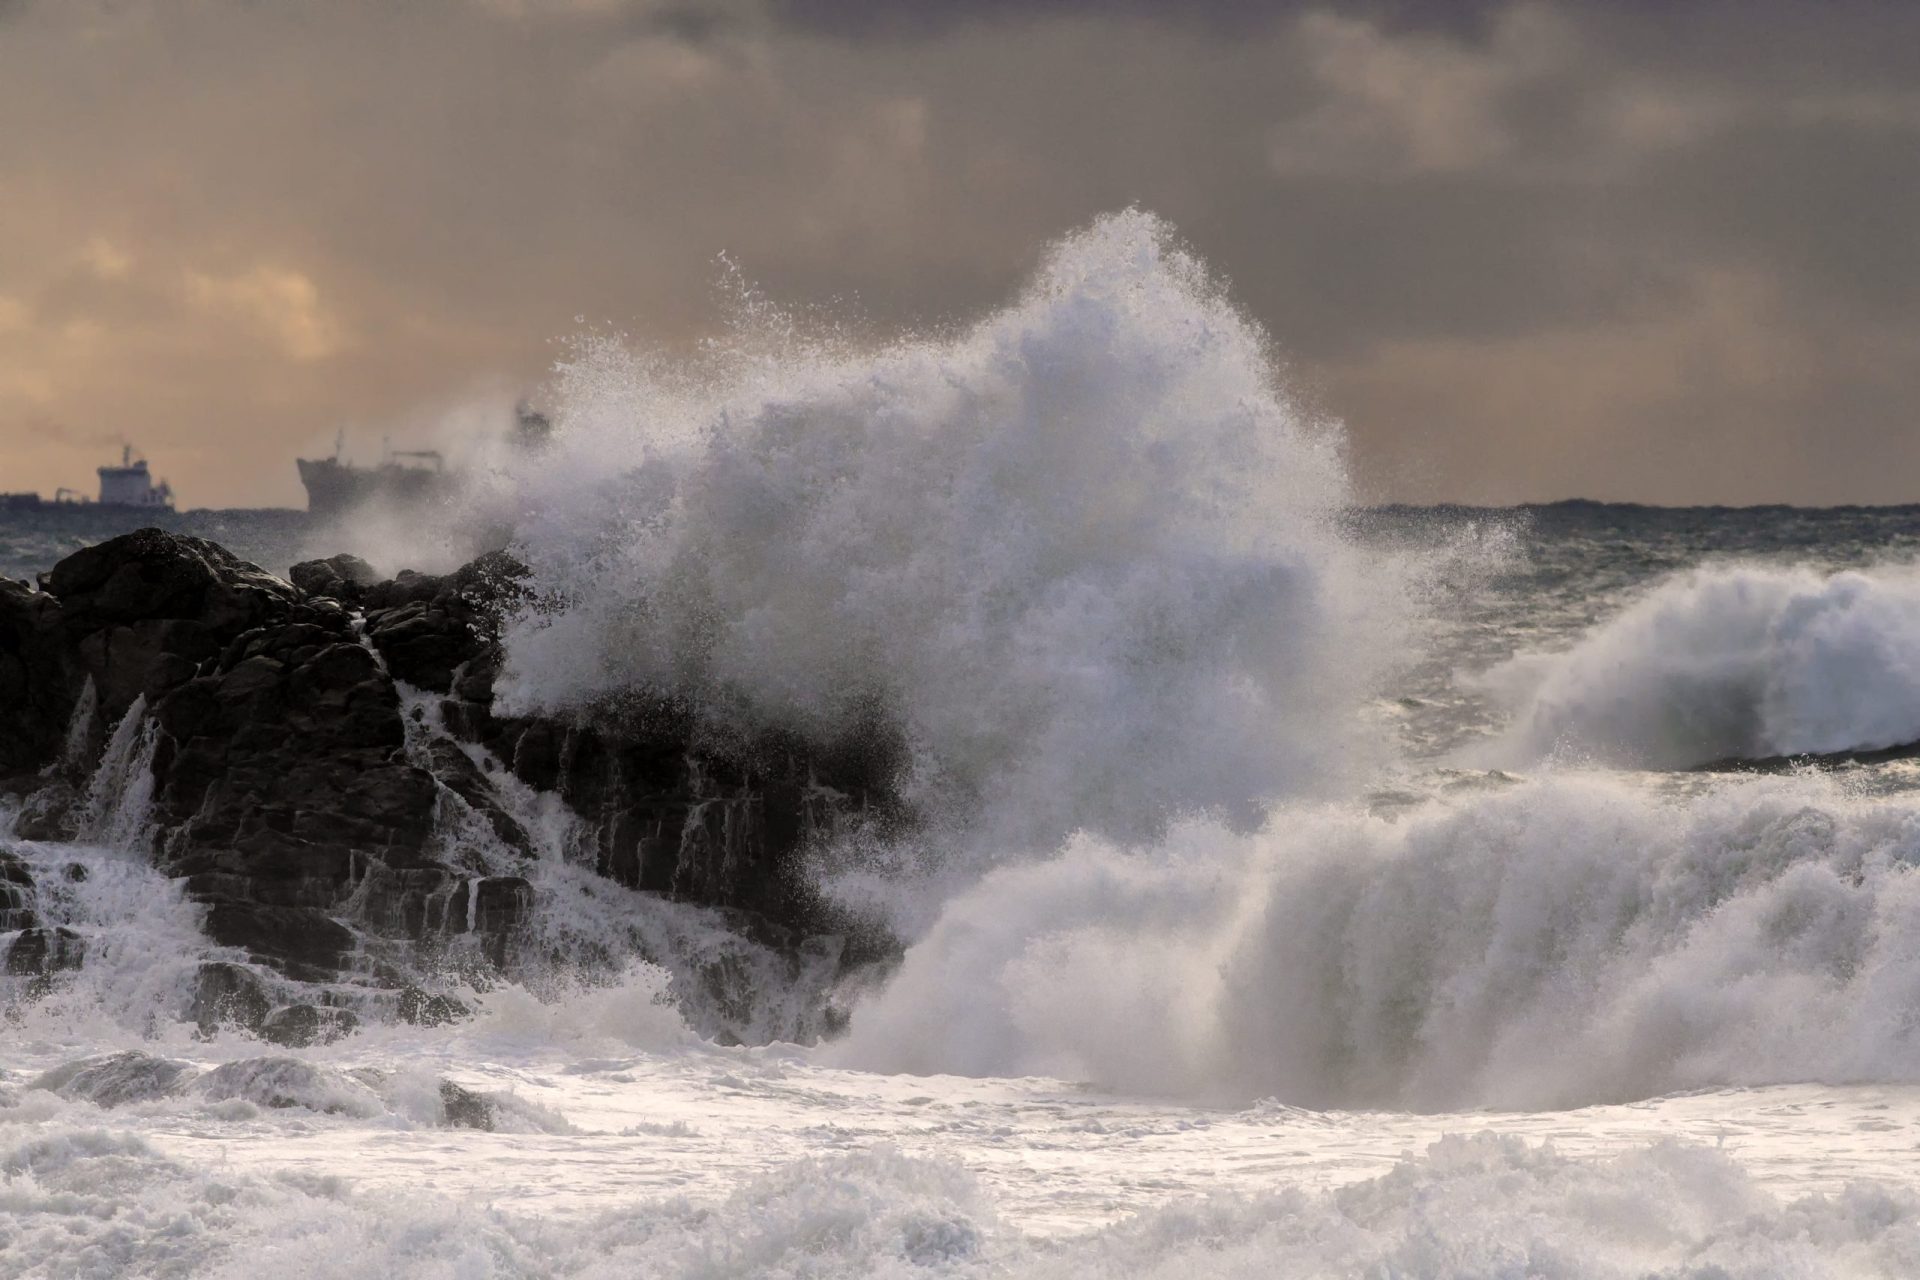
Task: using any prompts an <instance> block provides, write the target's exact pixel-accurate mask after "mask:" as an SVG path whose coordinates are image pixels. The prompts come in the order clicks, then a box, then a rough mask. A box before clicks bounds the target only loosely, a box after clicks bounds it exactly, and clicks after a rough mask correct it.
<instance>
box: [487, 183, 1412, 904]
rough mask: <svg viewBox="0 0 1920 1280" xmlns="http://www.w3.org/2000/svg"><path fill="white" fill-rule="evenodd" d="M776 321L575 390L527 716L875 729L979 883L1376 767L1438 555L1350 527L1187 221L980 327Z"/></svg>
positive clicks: (545, 481)
mask: <svg viewBox="0 0 1920 1280" xmlns="http://www.w3.org/2000/svg"><path fill="white" fill-rule="evenodd" d="M768 327H770V328H771V329H773V330H774V332H773V334H772V336H771V337H769V338H768V339H767V340H766V343H765V344H763V345H761V346H755V345H754V344H753V343H752V342H750V341H747V340H745V339H741V340H739V341H736V342H734V343H733V344H731V345H729V346H728V347H727V348H726V349H725V350H724V351H722V352H720V353H719V354H717V355H716V356H715V357H714V359H713V361H712V363H711V365H710V366H709V367H706V368H704V369H700V370H688V369H686V368H684V367H676V366H670V365H665V364H663V363H662V362H660V361H657V360H651V359H647V358H643V357H640V356H635V355H632V354H630V353H627V352H626V351H624V349H621V348H618V347H616V346H612V345H610V344H608V343H606V342H604V341H602V342H596V343H592V344H588V346H587V347H586V349H585V350H584V352H583V354H582V355H581V356H580V358H579V359H578V360H577V361H576V362H575V363H573V364H571V365H569V366H567V367H566V368H564V369H563V370H562V376H561V378H560V382H559V391H560V396H559V400H558V404H557V407H556V425H557V428H558V433H557V438H556V441H555V444H554V446H553V448H552V449H551V450H550V451H549V452H548V453H547V454H545V455H543V456H542V457H541V458H539V459H538V460H537V461H536V462H534V463H533V464H531V465H530V466H529V468H528V469H527V471H526V473H525V474H524V476H523V477H522V480H521V495H522V499H523V502H524V504H525V506H526V508H527V510H528V512H529V514H528V516H527V518H526V519H525V521H524V522H523V525H522V527H521V532H520V536H519V538H518V540H517V542H516V543H515V547H514V550H515V551H516V553H517V554H519V555H520V556H522V557H523V558H524V559H525V560H526V561H527V563H528V564H529V565H530V566H531V568H532V575H531V581H533V582H535V583H537V584H539V590H540V594H539V595H538V597H537V598H535V599H534V600H533V601H532V602H530V604H529V605H528V606H527V607H526V608H525V610H524V611H522V612H521V613H520V614H519V615H518V616H516V617H514V618H513V619H511V620H510V622H509V624H508V626H507V628H506V632H505V644H506V662H505V670H504V674H503V676H502V678H501V681H500V683H499V685H498V689H499V698H500V702H499V710H500V711H502V712H504V713H509V714H529V713H540V714H550V715H551V714H577V715H595V714H598V715H603V716H615V717H617V716H618V715H619V714H621V713H622V712H630V711H631V710H632V709H633V708H635V707H636V706H641V705H644V703H645V699H646V698H648V697H662V696H664V697H671V698H675V699H679V700H681V701H683V702H685V703H690V704H692V705H694V706H696V707H698V708H699V710H700V712H701V714H702V715H703V716H704V717H705V721H706V724H707V726H708V728H709V729H710V730H711V731H712V732H714V733H716V734H721V735H728V734H732V735H744V736H748V737H751V736H752V735H754V734H757V733H761V732H764V731H769V730H772V731H789V732H795V733H798V734H800V735H802V736H804V737H806V738H809V739H811V740H814V741H833V740H836V739H839V738H843V737H846V736H848V735H858V734H860V733H862V732H864V731H866V729H867V727H868V726H870V725H872V724H873V723H874V722H875V720H876V718H878V719H880V720H882V721H884V722H886V723H887V724H889V725H891V726H892V727H893V728H894V729H895V730H897V732H898V733H899V734H900V735H901V737H902V751H901V755H902V758H903V761H904V770H903V776H902V777H901V779H900V784H901V788H902V791H903V792H904V793H905V794H906V796H907V797H908V798H909V800H910V801H911V802H912V803H913V804H914V805H916V806H917V808H918V809H919V811H920V812H921V813H922V814H923V815H924V816H925V817H926V818H927V824H928V826H929V828H931V829H933V830H935V831H937V832H939V833H940V835H939V836H938V837H937V838H935V839H934V840H932V841H931V842H929V843H927V844H923V845H922V846H921V848H920V850H919V853H920V855H922V856H918V857H917V858H915V859H910V861H914V862H915V863H916V865H917V866H918V867H919V869H920V870H921V871H923V872H927V871H931V872H932V873H933V878H935V879H936V880H938V879H943V878H944V879H951V880H953V881H954V882H955V883H962V882H964V880H965V879H966V878H967V876H969V875H971V874H973V873H974V872H975V871H977V869H978V868H979V867H982V866H985V865H991V864H993V863H995V862H998V861H1002V860H1005V859H1006V858H1008V857H1013V856H1025V855H1027V854H1030V853H1033V852H1045V851H1048V850H1051V849H1052V848H1054V847H1057V845H1058V843H1059V842H1060V841H1061V840H1062V839H1064V838H1065V837H1066V836H1068V835H1069V834H1070V833H1072V832H1073V831H1075V830H1087V831H1092V832H1096V833H1100V834H1103V835H1107V836H1110V837H1113V838H1116V839H1120V840H1128V841H1132V840H1141V839H1151V838H1152V837H1153V836H1154V835H1155V833H1156V832H1158V831H1159V830H1161V829H1162V828H1163V827H1164V826H1165V824H1166V823H1167V822H1168V821H1169V820H1170V819H1172V818H1174V817H1175V816H1177V815H1180V814H1183V813H1193V812H1209V813H1213V814H1217V815H1219V816H1220V817H1221V818H1222V819H1223V820H1225V821H1227V822H1229V823H1230V824H1233V825H1236V826H1239V827H1243V828H1244V827H1250V826H1253V825H1257V823H1258V822H1259V818H1260V812H1261V809H1262V806H1263V805H1264V804H1265V803H1267V802H1268V801H1269V800H1271V799H1272V798H1274V797H1276V796H1286V795H1297V794H1312V793H1316V792H1319V793H1336V792H1338V791H1339V790H1340V788H1341V787H1342V786H1343V785H1344V784H1345V783H1346V782H1348V781H1349V780H1350V779H1351V778H1352V777H1354V776H1355V775H1356V774H1357V773H1359V772H1363V771H1364V768H1363V767H1364V766H1367V765H1370V764H1372V763H1375V762H1377V760H1378V758H1379V756H1380V752H1379V751H1378V749H1377V743H1376V742H1375V741H1373V740H1370V738H1369V736H1368V735H1366V734H1363V733H1356V732H1355V722H1354V718H1353V715H1352V711H1353V708H1354V707H1355V705H1356V704H1357V703H1358V702H1359V701H1360V700H1361V699H1362V697H1363V696H1364V695H1365V694H1366V693H1367V692H1368V690H1370V689H1371V688H1372V687H1373V685H1374V684H1375V683H1376V681H1377V679H1378V678H1379V676H1380V674H1381V672H1382V670H1383V669H1384V668H1385V667H1386V666H1387V665H1389V664H1390V663H1391V662H1393V661H1395V660H1396V659H1397V658H1399V657H1400V656H1401V654H1402V653H1403V652H1404V650H1405V647H1406V642H1407V639H1408V635H1409V632H1408V628H1407V626H1406V619H1407V616H1408V613H1409V611H1408V610H1407V608H1406V606H1405V601H1406V597H1407V596H1408V594H1409V592H1410V589H1411V588H1412V587H1413V586H1414V585H1415V582H1416V580H1417V578H1418V576H1419V572H1420V557H1418V556H1415V555H1406V556H1397V557H1372V556H1369V555H1367V554H1366V553H1364V552H1363V551H1361V550H1360V549H1358V548H1357V547H1355V546H1354V545H1353V544H1351V543H1350V542H1349V541H1348V540H1347V539H1345V538H1344V537H1343V536H1342V534H1341V531H1340V528H1339V517H1340V516H1341V514H1342V513H1343V512H1344V511H1345V510H1346V508H1347V507H1348V505H1349V504H1350V503H1351V502H1352V500H1353V494H1352V490H1351V489H1350V487H1349V484H1348V481H1347V477H1346V473H1345V470H1344V466H1343V461H1342V457H1341V439H1340V436H1339V434H1338V432H1337V430H1335V429H1334V428H1332V427H1331V426H1328V425H1326V424H1322V423H1319V422H1317V421H1316V420H1314V419H1313V418H1312V416H1311V415H1309V414H1308V413H1306V412H1305V411H1303V410H1302V409H1301V408H1300V407H1299V406H1298V404H1296V403H1295V402H1294V400H1293V399H1292V398H1291V397H1290V395H1289V394H1288V393H1287V391H1286V389H1285V388H1284V386H1283V385H1282V384H1281V383H1280V381H1279V380H1278V378H1277V376H1276V371H1275V363H1274V360H1273V356H1272V353H1271V351H1270V350H1269V347H1268V344H1267V341H1266V339H1265V336H1264V335H1263V334H1262V333H1261V331H1260V330H1259V329H1258V328H1257V326H1255V325H1254V324H1252V323H1251V322H1250V321H1248V320H1247V319H1246V318H1245V317H1244V316H1243V315H1241V314H1240V313H1239V312H1238V311H1236V310H1235V309H1234V308H1233V307H1232V306H1231V305H1230V304H1229V303H1228V302H1227V301H1226V299H1225V298H1224V296H1223V295H1222V292H1221V290H1220V288H1219V286H1218V284H1217V282H1215V281H1214V280H1212V279H1211V278H1209V277H1208V275H1207V274H1206V272H1205V270H1204V268H1203V267H1202V266H1201V264H1200V263H1199V262H1198V260H1197V259H1195V258H1194V257H1193V256H1192V255H1190V254H1189V253H1187V252H1186V251H1184V250H1183V249H1181V248H1180V247H1179V246H1178V245H1177V244H1176V243H1175V242H1174V240H1173V238H1172V235H1171V233H1170V232H1169V230H1168V228H1167V227H1166V226H1165V225H1164V224H1163V223H1161V222H1159V221H1158V220H1156V219H1154V218H1152V217H1151V216H1149V215H1146V214H1143V213H1139V212H1128V213H1124V214H1118V215H1114V216H1110V217H1106V218H1102V219H1100V220H1099V221H1098V222H1096V223H1094V224H1093V225H1092V226H1091V227H1089V228H1088V229H1086V230H1085V231H1083V232H1081V233H1079V234H1077V235H1074V236H1072V237H1069V238H1068V239H1066V240H1064V241H1063V242H1061V243H1060V244H1059V245H1057V246H1056V247H1055V248H1054V250H1053V251H1052V252H1051V253H1050V254H1049V256H1048V258H1047V260H1046V262H1045V263H1044V265H1043V267H1042V269H1041V271H1040V273H1039V275H1038V277H1037V279H1036V280H1035V281H1034V283H1033V284H1032V285H1031V286H1030V287H1029V288H1028V289H1027V290H1026V291H1025V292H1024V293H1023V294H1022V296H1021V297H1020V298H1019V299H1018V300H1017V301H1016V302H1015V303H1013V304H1012V305H1010V306H1009V307H1007V308H1005V309H1004V310H1001V311H998V312H996V313H994V314H992V315H990V316H988V317H987V318H986V319H984V320H982V321H981V322H979V323H978V324H976V325H974V326H973V327H971V328H969V329H966V330H965V331H963V332H960V333H958V334H956V335H953V336H950V337H944V338H930V339H921V340H909V341H902V342H899V343H896V344H894V345H892V346H890V347H887V348H884V349H882V350H879V351H877V352H875V351H866V352H853V351H848V350H845V349H843V348H842V347H841V346H840V345H837V344H835V343H832V342H822V343H810V342H808V341H806V340H804V339H803V338H798V337H796V336H795V334H794V331H793V329H792V327H790V326H789V327H784V328H783V327H781V326H779V325H770V326H768ZM944 892H945V890H944V889H942V890H937V891H932V898H933V900H937V899H938V897H939V895H940V894H941V893H944ZM926 900H927V899H926V898H924V897H923V898H921V899H920V901H921V902H922V903H924V902H925V901H926ZM894 917H895V918H894V923H895V925H896V927H903V926H904V928H905V931H907V932H909V933H911V932H913V930H914V929H915V928H916V927H917V925H915V924H914V923H913V922H912V918H922V919H923V918H924V916H921V917H913V913H912V912H911V911H910V910H908V909H906V908H901V909H899V910H896V911H895V913H894Z"/></svg>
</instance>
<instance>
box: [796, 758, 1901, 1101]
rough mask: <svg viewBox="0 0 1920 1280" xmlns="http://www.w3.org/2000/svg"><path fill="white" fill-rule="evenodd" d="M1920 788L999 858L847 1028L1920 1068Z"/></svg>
mask: <svg viewBox="0 0 1920 1280" xmlns="http://www.w3.org/2000/svg"><path fill="white" fill-rule="evenodd" d="M1917 1000H1920V802H1916V801H1915V800H1913V799H1912V798H1911V797H1909V798H1905V799H1884V800H1870V799H1860V798H1855V797H1851V796H1849V795H1847V794H1846V793H1845V792H1844V791H1843V790H1842V789H1841V788H1840V787H1839V786H1838V785H1837V784H1835V783H1833V782H1831V781H1829V780H1824V779H1816V778H1791V779H1764V780H1752V781H1747V782H1742V783H1737V784H1730V785H1723V786H1720V787H1717V788H1715V789H1713V790H1711V791H1709V792H1708V793H1707V794H1704V795H1698V796H1693V797H1682V798H1662V797H1660V796H1658V795H1654V794H1651V793H1649V792H1648V791H1647V790H1645V789H1644V788H1641V787H1637V786H1635V785H1632V784H1631V783H1628V782H1623V781H1619V780H1615V779H1609V778H1605V777H1599V776H1593V777H1562V778H1556V779H1552V780H1547V781H1542V782H1537V783H1532V784H1527V785H1522V786H1518V787H1513V788H1510V789H1507V790H1504V791H1500V792H1496V793H1492V794H1484V795H1481V796H1479V797H1477V798H1473V799H1470V800H1467V801H1465V802H1454V803H1448V804H1440V803H1435V804H1433V805H1430V806H1428V807H1426V808H1425V809H1423V810H1421V811H1418V812H1416V813H1413V814H1410V815H1407V816H1404V817H1402V818H1400V819H1399V820H1397V821H1391V822H1389V821H1385V820H1382V819H1379V818H1373V817H1367V816H1363V815H1361V814H1358V813H1355V812H1353V811H1351V810H1340V809H1334V808H1327V809H1323V810H1305V809H1298V808H1295V809H1289V810H1283V811H1281V812H1279V813H1277V814H1276V815H1275V817H1274V819H1273V821H1272V822H1271V824H1270V825H1269V826H1268V828H1267V829H1266V830H1264V831H1262V832H1260V833H1258V834H1256V835H1253V836H1239V835H1235V834H1233V833H1231V832H1228V831H1224V830H1222V829H1220V828H1219V827H1217V826H1214V825H1210V824H1193V825H1188V826H1184V827H1182V828H1180V829H1178V830H1176V831H1175V832H1174V833H1173V835H1172V837H1171V838H1170V839H1169V840H1168V841H1167V842H1166V843H1165V844H1163V845H1161V846H1159V847H1156V848H1153V849H1150V850H1135V851H1125V850H1121V849H1118V848H1116V847H1114V846H1112V845H1111V844H1109V843H1107V842H1103V841H1100V840H1096V839H1093V838H1091V837H1083V838H1080V839H1078V840H1076V841H1074V842H1073V843H1072V844H1070V845H1069V846H1068V847H1067V849H1066V850H1065V851H1064V852H1063V853H1062V854H1061V855H1060V856H1059V857H1057V858H1055V859H1052V860H1050V861H1044V862H1039V863H1035V864H1031V865H1026V866H1019V867H1012V868H1006V869H1002V870H999V871H997V872H995V873H994V874H992V875H991V876H989V877H987V878H986V879H984V880H983V881H982V882H981V883H980V884H979V885H978V886H977V887H975V888H974V889H973V890H971V891H969V892H967V893H965V894H962V895H961V896H959V897H958V898H956V899H955V900H954V901H952V902H951V903H950V904H948V906H947V908H946V909H945V911H944V912H943V913H942V915H941V916H940V918H939V920H938V921H937V923H936V924H935V925H934V926H933V928H932V929H931V930H930V931H929V933H928V934H927V936H926V937H925V938H924V939H922V940H921V941H920V942H918V943H917V944H916V945H915V946H914V947H913V948H911V949H910V950H909V952H908V954H907V957H906V960H905V963H904V964H903V966H902V967H901V969H900V972H899V973H898V974H897V975H896V976H895V977H894V978H893V980H892V982H891V983H890V985H889V986H888V987H887V988H886V990H885V991H884V992H883V993H882V994H881V995H879V996H878V997H877V998H875V999H874V1000H872V1001H870V1002H869V1003H868V1004H866V1005H864V1006H862V1007H861V1008H860V1009H859V1010H857V1012H856V1015H855V1018H854V1024H853V1029H852V1033H851V1035H850V1037H849V1038H848V1040H846V1041H845V1042H844V1043H842V1044H839V1045H836V1046H833V1047H832V1048H830V1049H829V1050H828V1052H829V1053H830V1054H831V1055H832V1056H833V1057H834V1058H835V1059H836V1060H839V1061H842V1062H846V1063H848V1064H851V1065H859V1066H865V1067H870V1068H874V1069H878V1070H888V1071H913V1072H941V1071H957V1072H964V1073H968V1074H999V1075H1021V1074H1029V1073H1032V1074H1047V1075H1057V1076H1064V1077H1066V1078H1069V1079H1088V1080H1094V1081H1098V1082H1101V1083H1104V1084H1108V1085H1113V1086H1118V1087H1122V1088H1130V1089H1138V1090H1145V1091H1152V1092H1159V1093H1174V1094H1180V1095H1183V1096H1195V1095H1198V1096H1207V1095H1226V1096H1237V1097H1241V1098H1248V1097H1255V1096H1261V1095H1273V1096H1275V1097H1277V1098H1278V1099H1279V1100H1280V1101H1282V1102H1293V1103H1305V1104H1309V1105H1321V1106H1324V1105H1341V1106H1392V1107H1410V1108H1415V1109H1421V1110H1433V1109H1442V1108H1449V1107H1455V1106H1473V1105H1492V1106H1499V1107H1516V1108H1526V1107H1560V1106H1578V1105H1583V1104H1588V1103H1596V1102H1606V1101H1617V1100H1623V1099H1631V1098H1644V1097H1649V1096H1653V1095H1656V1094H1661V1093H1665V1092H1669V1091H1672V1090H1678V1089H1688V1088H1696V1087H1702V1086H1714V1085H1743V1084H1759V1083H1766V1082H1774V1081H1793V1080H1819V1081H1868V1080H1871V1081H1911V1080H1917V1079H1920V1028H1917V1027H1916V1025H1915V1023H1914V1021H1913V1019H1912V1018H1911V1017H1910V1016H1909V1012H1910V1011H1911V1009H1912V1008H1913V1007H1914V1006H1915V1003H1916V1001H1917Z"/></svg>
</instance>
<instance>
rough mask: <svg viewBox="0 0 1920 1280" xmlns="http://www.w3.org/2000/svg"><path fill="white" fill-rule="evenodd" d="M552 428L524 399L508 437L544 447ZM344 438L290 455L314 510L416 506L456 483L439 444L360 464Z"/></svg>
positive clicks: (521, 443) (458, 478)
mask: <svg viewBox="0 0 1920 1280" xmlns="http://www.w3.org/2000/svg"><path fill="white" fill-rule="evenodd" d="M552 430H553V428H552V425H551V424H550V423H549V422H548V421H547V418H546V415H545V414H542V413H539V412H537V411H535V410H534V409H531V408H529V407H528V406H527V405H526V404H525V403H524V402H523V403H521V404H520V406H519V407H518V408H517V409H515V411H514V430H513V434H512V437H511V439H512V440H513V442H514V443H515V444H516V445H518V446H519V447H521V448H523V449H529V450H532V449H538V448H540V447H542V446H543V445H544V444H545V443H546V441H547V438H548V436H549V435H550V434H551V432H552ZM345 443H346V441H345V437H344V433H343V434H342V435H340V436H336V437H335V438H334V442H333V456H332V457H330V458H296V459H294V462H295V464H296V465H297V466H298V467H299V468H300V483H301V484H303V485H305V486H306V490H307V510H308V511H310V512H312V513H313V514H315V515H323V516H330V515H339V514H340V513H342V512H345V511H351V510H353V509H354V508H356V507H359V506H362V505H363V504H365V503H368V502H372V501H374V500H376V499H378V500H380V501H381V502H382V503H384V504H394V505H401V506H417V505H420V504H422V503H429V502H437V501H442V500H444V499H446V498H449V497H451V496H453V494H454V493H456V492H457V491H458V490H459V488H460V483H461V479H462V477H461V474H460V473H459V472H458V471H455V470H450V469H449V468H448V467H447V463H446V459H445V458H443V457H441V455H440V453H439V452H438V451H437V450H433V449H401V450H395V449H388V450H387V452H386V455H385V456H384V457H383V458H381V460H380V464H379V465H378V466H373V467H359V466H355V465H354V464H353V463H351V462H347V461H345V460H344V459H343V458H342V457H341V456H340V455H341V452H342V450H343V448H344V445H345Z"/></svg>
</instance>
